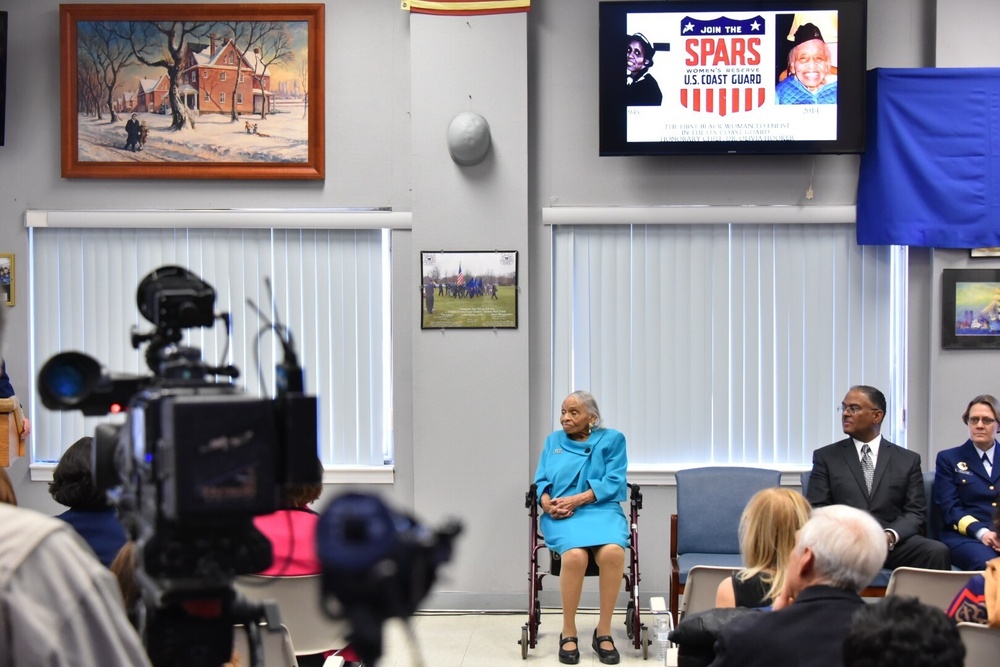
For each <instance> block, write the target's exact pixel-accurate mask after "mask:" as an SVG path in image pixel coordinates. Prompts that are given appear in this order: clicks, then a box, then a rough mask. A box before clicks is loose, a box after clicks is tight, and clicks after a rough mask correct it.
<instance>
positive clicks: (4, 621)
mask: <svg viewBox="0 0 1000 667" xmlns="http://www.w3.org/2000/svg"><path fill="white" fill-rule="evenodd" d="M4 310H6V309H4V308H0V330H2V328H3V327H2V325H3V318H4V316H5V313H4V312H3V311H4ZM0 637H2V638H3V641H0V665H65V666H66V667H73V666H79V667H85V666H90V665H129V666H130V667H149V664H150V663H149V658H147V657H146V652H145V651H144V650H143V648H142V643H141V642H140V641H139V636H138V635H137V634H136V632H135V630H134V629H133V628H132V626H131V625H129V622H128V619H127V618H126V617H125V610H124V608H123V607H122V604H121V599H120V597H119V595H118V590H117V585H116V584H115V578H114V577H113V576H112V574H111V573H110V572H109V571H108V570H107V568H105V567H103V566H102V565H101V564H100V563H98V562H97V560H96V559H95V558H94V555H93V554H92V553H90V549H88V548H87V546H86V544H85V543H84V541H83V540H82V539H80V536H79V535H77V534H76V533H75V532H74V531H73V530H72V529H71V528H70V527H69V526H68V525H67V524H66V523H65V522H62V521H58V520H56V519H53V518H52V517H48V516H45V515H44V514H39V513H38V512H33V511H31V510H28V509H22V508H20V507H15V506H14V505H10V504H7V503H0Z"/></svg>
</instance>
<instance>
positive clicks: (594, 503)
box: [535, 391, 629, 665]
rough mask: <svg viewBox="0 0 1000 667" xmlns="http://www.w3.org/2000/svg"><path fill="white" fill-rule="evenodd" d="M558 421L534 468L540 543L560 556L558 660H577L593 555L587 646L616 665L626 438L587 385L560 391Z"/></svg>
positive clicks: (626, 535)
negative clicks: (596, 580)
mask: <svg viewBox="0 0 1000 667" xmlns="http://www.w3.org/2000/svg"><path fill="white" fill-rule="evenodd" d="M559 421H560V424H561V425H562V430H561V431H555V432H554V433H552V434H551V435H549V437H548V438H546V440H545V447H544V448H543V450H542V456H541V459H540V460H539V462H538V470H537V472H536V473H535V484H537V485H538V498H539V505H540V507H541V509H542V512H544V514H543V515H542V517H541V522H540V525H541V530H542V534H543V535H544V536H545V544H546V545H547V546H548V547H549V548H550V549H552V550H553V551H555V552H556V553H558V554H559V555H560V558H561V561H562V569H561V572H560V575H559V587H560V592H561V596H562V605H563V628H562V633H561V634H560V636H559V662H562V663H564V664H568V665H574V664H577V663H578V662H579V661H580V650H579V641H578V640H577V631H576V610H577V607H578V606H579V604H580V594H581V592H582V590H583V577H584V573H585V572H586V570H587V563H588V561H589V554H590V553H593V554H594V559H595V561H596V562H597V564H598V566H599V567H600V584H599V589H600V601H601V602H600V607H601V609H600V616H599V618H598V621H597V628H596V629H595V630H594V636H593V641H592V643H591V645H592V647H593V649H594V651H595V652H596V653H597V655H598V657H599V658H600V660H601V662H602V663H604V664H608V665H614V664H617V663H618V661H619V659H620V656H619V654H618V650H617V649H616V648H615V645H614V641H613V640H612V638H611V616H612V614H613V613H614V606H615V601H616V599H617V597H618V592H619V590H620V589H621V580H622V576H623V574H624V571H625V549H626V548H628V539H629V531H628V521H627V520H626V518H625V512H624V511H622V507H621V505H620V503H621V502H622V501H623V500H625V499H626V498H627V495H628V493H627V492H628V485H627V483H626V481H625V471H626V469H627V468H628V456H627V455H626V452H625V436H624V435H622V434H621V433H620V432H618V431H616V430H614V429H610V428H604V426H603V425H602V423H601V413H600V410H599V409H598V407H597V401H596V400H595V399H594V397H593V396H592V395H590V394H589V393H588V392H585V391H575V392H573V393H572V394H570V395H569V396H567V397H566V400H564V401H563V403H562V410H561V416H560V419H559Z"/></svg>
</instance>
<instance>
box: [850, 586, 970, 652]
mask: <svg viewBox="0 0 1000 667" xmlns="http://www.w3.org/2000/svg"><path fill="white" fill-rule="evenodd" d="M964 663H965V645H964V644H962V638H961V637H959V635H958V628H956V627H955V623H954V621H952V620H950V619H949V618H948V617H947V616H946V615H945V613H944V612H943V611H941V610H940V609H938V608H937V607H932V606H930V605H927V604H923V603H922V602H920V601H919V600H917V598H912V597H898V596H896V595H890V596H888V597H886V598H884V599H882V600H880V601H879V602H877V603H876V604H867V605H864V606H863V607H862V608H861V609H859V610H858V611H857V613H855V614H854V618H853V619H852V620H851V632H850V634H848V635H847V639H845V640H844V667H962V666H963V664H964Z"/></svg>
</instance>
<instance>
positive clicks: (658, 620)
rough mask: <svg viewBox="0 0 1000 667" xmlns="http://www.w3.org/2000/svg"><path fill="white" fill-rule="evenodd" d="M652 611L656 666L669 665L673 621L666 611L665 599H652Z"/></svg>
mask: <svg viewBox="0 0 1000 667" xmlns="http://www.w3.org/2000/svg"><path fill="white" fill-rule="evenodd" d="M649 602H650V611H651V612H652V614H653V644H654V646H655V648H656V664H658V665H666V664H667V647H669V646H670V639H669V635H670V631H671V630H673V619H672V618H671V616H670V612H668V611H667V610H666V605H665V604H664V601H663V598H661V597H655V598H652V599H650V601H649Z"/></svg>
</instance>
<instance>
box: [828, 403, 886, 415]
mask: <svg viewBox="0 0 1000 667" xmlns="http://www.w3.org/2000/svg"><path fill="white" fill-rule="evenodd" d="M862 410H878V408H868V407H864V406H861V405H843V404H841V405H838V406H837V412H842V413H844V414H845V415H856V414H858V413H859V412H861V411H862Z"/></svg>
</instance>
